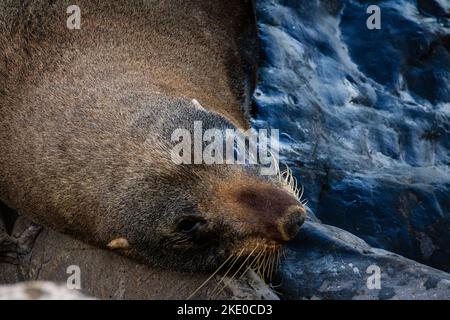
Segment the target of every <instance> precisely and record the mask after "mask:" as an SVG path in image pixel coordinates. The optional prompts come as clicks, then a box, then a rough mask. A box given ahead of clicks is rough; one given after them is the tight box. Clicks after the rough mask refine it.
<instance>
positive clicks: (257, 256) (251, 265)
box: [238, 249, 264, 280]
mask: <svg viewBox="0 0 450 320" xmlns="http://www.w3.org/2000/svg"><path fill="white" fill-rule="evenodd" d="M263 252H264V250H263V249H262V250H260V251H259V252H258V253H257V254H256V256H255V258H254V259H253V260H252V262H250V263H249V264H248V266H247V268H246V269H245V270H244V271H243V272H242V274H241V275H240V276H239V278H238V280H240V279H242V277H243V276H244V275H245V274H246V273H247V271H248V270H250V269H251V268H253V267H254V264H255V262H257V260H258V259H259V258H260V257H261V255H262V253H263Z"/></svg>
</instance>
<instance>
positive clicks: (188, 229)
mask: <svg viewBox="0 0 450 320" xmlns="http://www.w3.org/2000/svg"><path fill="white" fill-rule="evenodd" d="M205 223H206V221H205V219H203V218H200V217H186V218H183V219H181V220H180V221H179V222H178V225H177V229H178V231H179V232H182V233H193V232H195V231H197V230H198V229H200V227H201V226H203V225H204V224H205Z"/></svg>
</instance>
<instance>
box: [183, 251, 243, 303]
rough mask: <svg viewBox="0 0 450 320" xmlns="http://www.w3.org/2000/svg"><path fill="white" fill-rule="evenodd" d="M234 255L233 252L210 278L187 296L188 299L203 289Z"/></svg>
mask: <svg viewBox="0 0 450 320" xmlns="http://www.w3.org/2000/svg"><path fill="white" fill-rule="evenodd" d="M233 257H234V254H231V255H230V256H229V257H228V258H227V259H226V260H225V261H224V262H223V263H222V264H221V265H220V266H219V267H218V268H217V269H216V271H214V272H213V274H211V275H210V276H209V277H208V279H206V280H205V281H204V282H203V283H202V284H201V285H200V286H199V287H198V288H197V289H195V291H194V292H192V293H191V295H190V296H189V297H188V298H187V300H190V299H191V298H192V297H194V295H195V294H196V293H197V292H198V291H199V290H200V289H201V288H203V287H204V286H205V285H206V284H207V283H208V282H209V281H210V280H211V279H212V278H213V277H214V276H215V275H216V274H217V272H219V271H220V269H222V268H223V266H224V265H225V264H226V263H227V262H228V261H230V259H231V258H233Z"/></svg>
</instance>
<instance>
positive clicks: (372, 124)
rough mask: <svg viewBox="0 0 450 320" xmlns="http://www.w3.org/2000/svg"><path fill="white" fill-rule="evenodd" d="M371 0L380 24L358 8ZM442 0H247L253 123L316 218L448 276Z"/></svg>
mask: <svg viewBox="0 0 450 320" xmlns="http://www.w3.org/2000/svg"><path fill="white" fill-rule="evenodd" d="M374 4H375V5H378V6H379V8H380V13H381V29H379V30H377V29H374V30H369V29H368V28H367V25H366V20H367V18H368V17H369V16H370V14H368V13H366V10H367V8H368V6H369V5H374ZM448 7H449V2H448V1H438V0H436V1H415V0H414V1H412V0H385V1H356V0H334V1H333V0H316V1H295V0H257V1H256V14H257V21H258V29H259V36H260V44H261V49H260V50H261V64H260V69H259V78H258V79H259V83H258V86H257V89H256V91H255V93H254V101H255V103H254V108H255V110H254V119H253V126H254V127H256V128H263V127H271V128H279V129H280V132H281V137H280V139H281V146H282V149H281V156H282V160H283V161H284V162H285V163H286V164H288V165H289V166H290V167H291V168H292V169H293V172H294V174H295V175H296V176H297V178H298V179H299V180H300V182H301V183H302V184H303V185H304V186H305V190H306V191H305V194H306V198H307V199H308V200H309V205H310V207H311V209H312V211H313V212H315V214H316V215H317V217H318V218H319V219H320V220H321V221H322V222H324V223H327V224H330V225H334V226H337V227H340V228H343V229H345V230H347V231H349V232H351V233H353V234H355V235H356V236H359V237H361V238H362V239H364V240H365V241H366V242H367V243H368V244H370V245H371V246H374V247H379V248H383V249H385V250H389V251H393V252H395V253H398V254H401V255H403V256H406V257H408V258H410V259H414V260H417V261H419V262H421V263H424V264H427V265H430V266H433V267H436V268H439V269H441V270H445V271H447V272H448V271H450V196H449V195H450V53H449V51H450V22H449V18H448V14H447V13H448V12H449V11H448Z"/></svg>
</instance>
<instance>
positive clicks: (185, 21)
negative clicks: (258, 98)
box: [0, 0, 305, 271]
mask: <svg viewBox="0 0 450 320" xmlns="http://www.w3.org/2000/svg"><path fill="white" fill-rule="evenodd" d="M71 2H72V1H54V0H36V1H25V0H23V1H13V0H7V1H3V2H2V3H1V4H0V200H1V201H2V202H4V203H5V204H6V205H7V206H9V207H10V208H13V209H15V210H16V211H17V212H19V213H20V214H21V215H25V216H27V217H28V218H30V219H31V220H32V221H34V222H36V223H38V224H40V225H43V226H46V227H49V228H51V229H53V230H56V231H59V232H62V233H65V234H68V235H71V236H73V237H75V238H77V239H80V240H82V241H85V242H87V243H90V244H94V245H96V246H99V247H101V248H110V249H115V250H117V251H118V252H120V253H121V254H124V255H126V256H129V257H131V258H133V259H137V260H139V261H143V262H145V263H147V264H151V265H153V266H157V267H161V268H169V269H174V270H186V271H207V270H211V269H213V268H216V267H217V266H219V265H220V264H223V263H224V261H228V260H229V259H230V257H234V258H235V259H240V257H241V258H245V259H244V262H245V261H248V258H249V257H255V259H256V257H258V255H259V256H261V255H263V254H266V252H270V254H273V252H274V250H276V249H277V248H279V246H280V245H281V244H283V243H284V242H285V241H287V240H289V239H291V238H292V237H294V236H295V234H296V232H297V230H298V226H299V225H300V224H301V223H302V222H303V220H304V219H305V210H304V208H303V206H302V204H301V203H300V202H299V200H298V199H297V197H296V196H295V192H290V189H289V188H286V185H285V184H284V183H282V182H280V181H278V180H277V179H273V178H268V177H263V176H260V175H259V174H258V172H257V170H255V168H252V167H250V166H242V165H209V166H208V165H175V164H174V163H173V161H171V159H170V149H171V148H172V145H171V144H170V134H171V133H172V132H173V130H175V129H176V128H188V129H189V130H191V129H192V125H193V123H194V121H202V124H203V127H204V129H208V128H219V129H221V130H225V129H228V128H236V127H244V128H245V127H247V126H248V123H247V121H246V118H245V115H244V113H245V112H243V111H242V107H243V106H245V104H246V103H248V100H249V99H248V97H249V93H250V91H251V89H252V86H253V84H254V82H255V79H254V78H255V77H254V74H255V65H254V63H255V61H254V60H252V56H255V51H254V50H255V45H256V40H255V39H256V37H255V32H256V31H255V21H254V17H253V11H252V9H251V3H250V2H249V1H242V0H230V1H218V0H215V1H203V0H194V1H175V0H170V1H153V0H141V1H136V2H133V5H130V4H129V2H128V1H119V0H109V1H100V0H89V1H88V0H77V1H76V2H77V5H78V6H79V7H80V8H81V29H80V30H69V29H67V27H66V19H67V13H66V8H67V7H68V6H69V5H71V4H73V3H71ZM192 99H196V100H195V101H194V102H192ZM199 105H200V107H199Z"/></svg>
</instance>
